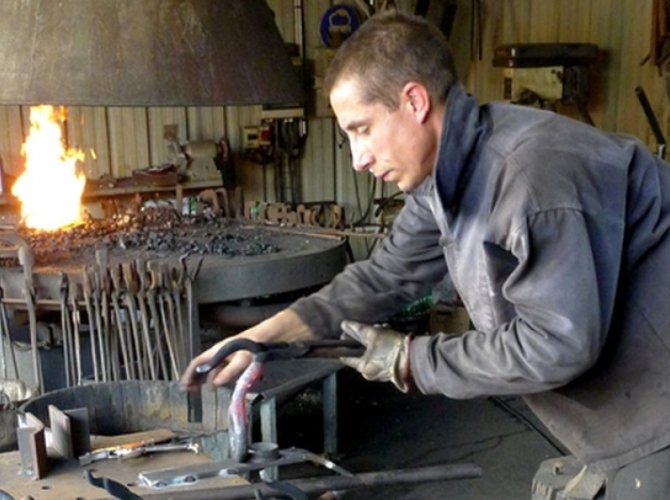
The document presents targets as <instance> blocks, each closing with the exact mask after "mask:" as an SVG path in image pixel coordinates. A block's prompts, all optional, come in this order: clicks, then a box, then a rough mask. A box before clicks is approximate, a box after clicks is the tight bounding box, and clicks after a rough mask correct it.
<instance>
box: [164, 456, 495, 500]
mask: <svg viewBox="0 0 670 500" xmlns="http://www.w3.org/2000/svg"><path fill="white" fill-rule="evenodd" d="M481 475H482V469H481V467H479V466H478V465H474V464H450V465H433V466H428V467H418V468H415V469H396V470H387V471H378V472H364V473H361V474H357V475H356V476H354V477H347V476H327V477H318V478H309V479H296V480H292V481H291V484H293V485H294V486H297V487H298V488H299V489H301V490H302V491H303V492H305V493H306V494H308V495H318V494H322V493H326V492H328V491H340V490H355V489H362V488H377V487H382V486H398V485H408V484H420V483H430V482H436V481H452V480H455V479H473V478H478V477H481ZM257 491H258V492H260V493H261V494H263V495H267V496H271V495H272V494H273V493H274V494H275V495H276V493H277V492H276V490H274V489H272V488H270V487H269V486H268V485H266V484H250V485H240V486H229V487H221V486H217V487H216V488H212V489H201V490H197V491H185V490H179V491H177V490H173V491H170V492H165V493H157V494H152V495H151V498H152V500H168V499H170V500H248V499H249V498H254V496H255V492H257Z"/></svg>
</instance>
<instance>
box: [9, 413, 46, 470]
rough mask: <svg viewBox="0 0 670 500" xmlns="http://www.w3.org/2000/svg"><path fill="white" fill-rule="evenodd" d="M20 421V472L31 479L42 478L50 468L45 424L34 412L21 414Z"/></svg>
mask: <svg viewBox="0 0 670 500" xmlns="http://www.w3.org/2000/svg"><path fill="white" fill-rule="evenodd" d="M18 421H19V428H18V429H16V436H17V439H18V442H19V456H20V457H21V471H20V472H21V474H23V475H25V476H28V477H29V478H31V479H42V478H43V477H44V476H45V475H46V473H47V472H48V470H49V458H48V456H47V445H46V440H45V435H44V424H43V423H42V421H41V420H40V419H38V418H37V417H36V416H35V415H33V414H32V413H24V414H19V415H18Z"/></svg>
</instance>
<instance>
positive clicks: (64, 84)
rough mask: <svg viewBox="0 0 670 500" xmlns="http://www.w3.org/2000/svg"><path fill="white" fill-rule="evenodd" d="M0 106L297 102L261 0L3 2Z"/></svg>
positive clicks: (290, 71)
mask: <svg viewBox="0 0 670 500" xmlns="http://www.w3.org/2000/svg"><path fill="white" fill-rule="evenodd" d="M0 46H2V51H0V104H31V105H33V104H55V105H81V106H219V105H249V104H272V105H284V104H295V103H299V102H301V101H302V99H303V90H302V86H301V83H300V79H299V77H298V74H297V72H296V70H295V68H294V67H293V65H292V63H291V60H290V57H289V55H288V52H287V50H286V47H285V44H284V41H283V40H282V38H281V35H280V34H279V31H278V29H277V26H276V24H275V22H274V17H273V13H272V11H271V10H270V8H269V7H268V6H267V4H266V3H265V1H264V0H3V1H2V2H0Z"/></svg>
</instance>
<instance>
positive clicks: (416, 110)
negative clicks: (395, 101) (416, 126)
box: [401, 82, 431, 123]
mask: <svg viewBox="0 0 670 500" xmlns="http://www.w3.org/2000/svg"><path fill="white" fill-rule="evenodd" d="M401 97H402V99H403V105H405V106H407V107H408V111H410V112H412V113H413V115H414V117H415V119H416V120H417V123H423V122H425V121H426V119H427V118H428V114H429V113H430V107H431V101H430V95H429V94H428V90H427V89H426V87H424V86H423V85H421V84H420V83H418V82H408V83H407V84H406V85H405V86H404V87H403V89H402V96H401Z"/></svg>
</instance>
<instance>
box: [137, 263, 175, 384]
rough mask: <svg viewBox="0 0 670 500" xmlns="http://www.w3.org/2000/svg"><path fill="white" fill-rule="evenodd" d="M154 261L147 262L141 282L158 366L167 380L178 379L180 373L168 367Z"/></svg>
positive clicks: (161, 374) (162, 376)
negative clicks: (157, 296) (158, 304)
mask: <svg viewBox="0 0 670 500" xmlns="http://www.w3.org/2000/svg"><path fill="white" fill-rule="evenodd" d="M152 265H153V263H152V262H148V263H147V269H146V271H145V272H144V273H143V274H142V275H140V284H141V287H142V288H143V289H144V290H145V296H146V301H147V305H148V306H149V318H148V320H149V325H150V326H152V327H153V332H154V344H155V345H154V349H155V350H156V354H157V357H158V367H159V368H160V376H161V378H164V379H165V380H170V378H172V379H173V380H177V377H178V376H179V374H178V373H175V374H174V375H173V374H171V373H170V368H169V367H168V363H167V359H166V357H165V349H164V348H163V345H164V342H163V338H162V336H161V327H160V325H161V318H160V315H159V314H158V306H157V305H156V290H157V287H158V282H157V281H156V276H155V273H154V269H153V267H152Z"/></svg>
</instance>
